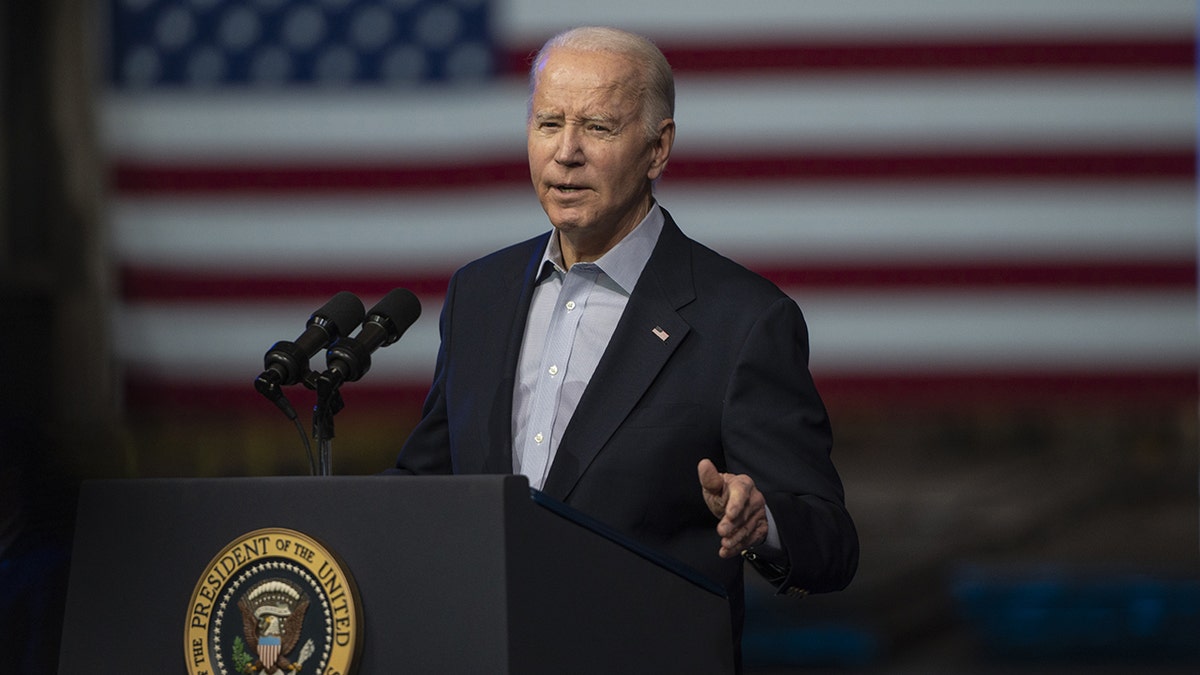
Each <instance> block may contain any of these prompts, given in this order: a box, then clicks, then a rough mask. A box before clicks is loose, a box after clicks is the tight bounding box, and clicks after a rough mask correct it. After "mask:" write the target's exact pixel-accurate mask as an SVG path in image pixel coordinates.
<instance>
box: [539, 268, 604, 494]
mask: <svg viewBox="0 0 1200 675" xmlns="http://www.w3.org/2000/svg"><path fill="white" fill-rule="evenodd" d="M599 272H600V270H599V268H598V267H596V266H595V265H592V264H589V263H576V264H575V265H572V266H571V269H570V270H568V272H567V274H566V276H565V277H564V278H563V285H562V289H561V290H559V293H558V298H557V300H556V301H555V304H554V311H553V312H552V313H551V315H550V327H549V330H548V331H547V333H546V342H545V348H544V349H543V350H542V359H541V362H540V364H539V369H538V379H537V384H536V385H535V387H534V392H533V406H532V407H531V409H530V420H529V425H528V427H527V429H528V433H527V437H526V438H525V439H523V445H524V447H525V451H524V452H523V453H522V458H523V465H524V466H523V467H522V469H524V470H522V471H521V473H524V474H525V475H527V476H529V477H530V484H531V485H532V486H533V487H534V488H537V489H541V487H542V485H543V484H544V483H545V481H546V475H547V474H548V472H549V469H550V463H551V458H552V457H553V456H554V451H555V450H556V448H555V443H556V441H555V439H556V435H555V428H556V425H558V424H562V425H565V424H567V423H568V422H569V421H570V420H569V419H562V420H560V419H558V412H559V410H558V409H559V400H560V398H561V393H562V386H563V382H564V381H565V380H566V374H567V368H568V366H569V364H570V359H571V350H572V349H573V347H574V344H575V335H576V334H577V331H578V330H579V322H580V320H581V319H582V318H583V314H584V311H585V309H586V308H587V301H588V297H589V296H590V295H591V292H592V289H593V288H594V287H595V285H596V278H597V276H598V275H599Z"/></svg>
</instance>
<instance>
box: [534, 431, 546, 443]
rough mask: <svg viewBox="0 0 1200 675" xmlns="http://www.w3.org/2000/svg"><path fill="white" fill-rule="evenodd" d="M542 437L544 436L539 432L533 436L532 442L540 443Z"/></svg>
mask: <svg viewBox="0 0 1200 675" xmlns="http://www.w3.org/2000/svg"><path fill="white" fill-rule="evenodd" d="M543 438H544V437H543V436H542V435H541V434H540V433H539V434H538V435H536V436H534V437H533V442H534V443H538V444H541V442H542V439H543Z"/></svg>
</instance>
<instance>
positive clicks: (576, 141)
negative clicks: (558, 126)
mask: <svg viewBox="0 0 1200 675" xmlns="http://www.w3.org/2000/svg"><path fill="white" fill-rule="evenodd" d="M582 140H583V137H582V132H581V131H580V129H579V127H576V126H574V125H570V124H568V125H567V126H565V127H563V130H562V132H560V133H559V134H558V148H556V150H555V153H554V161H556V162H558V163H559V164H566V165H578V164H582V163H583V144H582Z"/></svg>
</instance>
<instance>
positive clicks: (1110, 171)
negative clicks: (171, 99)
mask: <svg viewBox="0 0 1200 675" xmlns="http://www.w3.org/2000/svg"><path fill="white" fill-rule="evenodd" d="M1195 162H1196V156H1195V152H1194V151H1193V150H1190V149H1189V150H1165V151H1153V150H1146V151H1137V150H1135V151H1129V152H1119V151H1094V152H1088V151H1079V152H1069V151H1062V152H1048V153H1037V152H1027V153H1020V154H1005V153H985V152H978V153H949V154H918V153H913V154H886V155H883V154H876V155H864V156H856V155H844V154H843V155H833V154H823V153H816V152H814V153H811V154H804V155H760V156H751V157H740V158H727V157H717V156H713V157H681V158H678V159H673V160H671V164H670V167H669V168H668V170H667V179H668V180H671V181H680V182H691V183H708V182H714V181H720V182H723V183H729V182H738V181H754V182H755V183H760V184H761V183H763V182H780V181H812V182H817V181H843V180H875V181H915V180H927V179H936V180H940V181H977V180H1016V179H1029V178H1042V179H1064V180H1083V179H1116V180H1127V179H1152V178H1173V179H1192V178H1194V177H1195V175H1196V170H1195ZM112 182H113V185H114V187H115V189H116V191H117V192H119V193H121V194H124V195H153V194H249V193H253V194H292V193H301V192H302V193H306V194H311V193H314V192H315V193H347V192H386V191H397V192H399V191H420V192H429V191H433V190H458V189H462V188H469V187H479V186H496V185H524V184H526V183H528V182H529V165H528V163H527V162H526V161H525V160H523V159H522V160H511V161H493V162H483V163H475V164H471V165H459V164H444V165H437V164H421V165H410V166H406V165H401V164H387V165H383V164H376V165H371V164H354V165H338V164H328V165H318V164H313V165H308V166H305V165H302V164H286V165H284V164H257V165H241V164H238V165H229V166H189V165H179V164H171V163H164V164H155V163H149V162H138V161H133V160H121V161H118V162H117V163H116V164H115V165H114V167H113V168H112Z"/></svg>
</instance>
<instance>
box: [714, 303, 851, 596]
mask: <svg viewBox="0 0 1200 675" xmlns="http://www.w3.org/2000/svg"><path fill="white" fill-rule="evenodd" d="M808 353H809V348H808V330H807V327H806V325H805V322H804V317H803V315H802V314H801V312H800V308H799V307H798V306H797V305H796V303H795V302H794V301H793V300H792V299H791V298H788V297H782V298H780V299H778V300H777V301H775V302H774V303H772V304H771V305H769V306H768V307H767V308H766V310H765V311H764V312H763V313H762V315H761V316H760V317H759V318H758V320H757V321H756V322H755V323H754V325H753V326H752V327H751V329H750V331H749V333H748V335H747V338H746V342H745V345H744V347H743V349H742V351H741V354H740V355H739V357H738V361H737V363H736V365H735V367H734V369H733V372H732V376H731V379H730V383H729V388H728V391H727V392H726V399H725V405H724V412H723V415H722V443H723V445H724V448H725V459H726V462H727V467H728V468H727V470H728V471H731V472H733V473H744V474H747V475H749V476H750V477H751V478H752V479H754V482H755V484H756V485H757V486H758V489H759V490H761V491H762V493H763V495H764V497H765V498H766V501H767V505H768V507H769V508H770V510H771V515H772V517H773V519H774V520H775V526H776V531H777V532H778V534H779V538H780V543H781V544H782V547H783V553H784V556H782V557H776V558H774V559H766V558H761V559H760V558H759V557H758V556H756V555H755V554H753V553H750V554H748V555H747V556H746V557H747V559H748V560H749V561H750V562H751V564H752V566H753V567H755V568H756V569H757V570H758V571H759V572H760V573H762V574H763V576H764V577H766V578H767V579H768V580H769V581H770V582H771V583H772V584H773V585H774V586H775V587H776V589H777V590H778V591H779V592H780V593H788V594H805V593H810V592H811V593H819V592H827V591H836V590H841V589H842V588H845V586H846V585H847V584H849V583H850V580H851V578H853V576H854V572H855V570H856V568H857V566H858V534H857V532H856V530H855V527H854V523H853V521H852V520H851V518H850V514H849V512H848V511H847V509H846V506H845V497H844V493H843V489H842V482H841V478H840V477H839V476H838V473H837V470H836V469H835V468H834V465H833V462H832V460H831V457H830V452H831V449H832V432H831V430H830V425H829V418H828V415H827V414H826V411H825V406H824V404H823V403H822V401H821V398H820V396H819V395H818V393H817V390H816V387H815V385H814V384H813V380H812V375H811V374H810V373H809V370H808Z"/></svg>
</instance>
